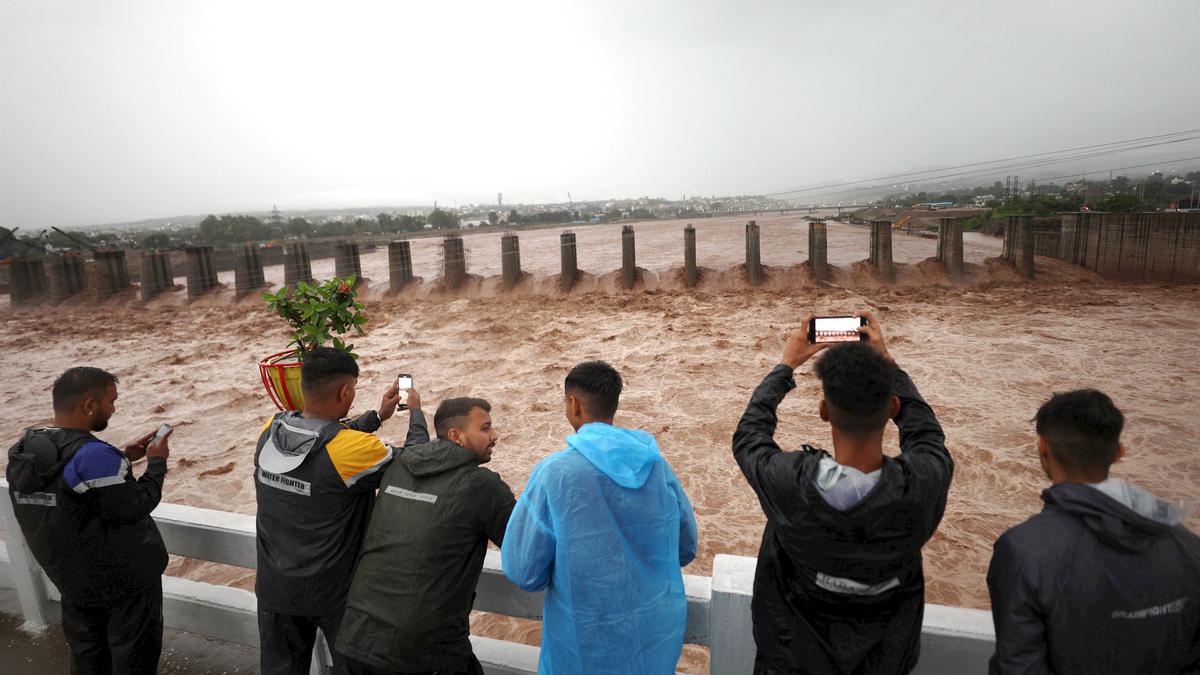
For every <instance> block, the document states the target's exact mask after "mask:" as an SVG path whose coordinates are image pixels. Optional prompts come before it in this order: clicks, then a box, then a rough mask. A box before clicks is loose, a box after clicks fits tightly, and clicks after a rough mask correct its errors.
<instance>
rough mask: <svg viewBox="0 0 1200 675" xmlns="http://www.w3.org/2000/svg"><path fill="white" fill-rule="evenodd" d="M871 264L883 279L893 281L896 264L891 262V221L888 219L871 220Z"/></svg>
mask: <svg viewBox="0 0 1200 675" xmlns="http://www.w3.org/2000/svg"><path fill="white" fill-rule="evenodd" d="M870 262H871V265H872V266H873V267H874V268H875V270H876V271H877V272H878V273H879V277H880V278H881V279H883V280H884V281H894V280H895V278H896V266H895V265H894V264H892V223H891V221H888V220H872V221H871V257H870Z"/></svg>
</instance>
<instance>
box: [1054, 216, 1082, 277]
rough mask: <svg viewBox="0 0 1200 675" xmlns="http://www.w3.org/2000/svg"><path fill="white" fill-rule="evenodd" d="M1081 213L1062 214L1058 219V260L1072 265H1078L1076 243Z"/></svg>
mask: <svg viewBox="0 0 1200 675" xmlns="http://www.w3.org/2000/svg"><path fill="white" fill-rule="evenodd" d="M1082 215H1084V214H1082V213H1064V214H1062V216H1060V218H1059V222H1060V223H1061V229H1060V230H1059V234H1058V258H1059V260H1065V261H1067V262H1069V263H1071V264H1072V265H1078V264H1079V258H1078V254H1077V252H1076V248H1075V246H1076V242H1077V241H1078V240H1079V224H1080V223H1079V220H1080V216H1082Z"/></svg>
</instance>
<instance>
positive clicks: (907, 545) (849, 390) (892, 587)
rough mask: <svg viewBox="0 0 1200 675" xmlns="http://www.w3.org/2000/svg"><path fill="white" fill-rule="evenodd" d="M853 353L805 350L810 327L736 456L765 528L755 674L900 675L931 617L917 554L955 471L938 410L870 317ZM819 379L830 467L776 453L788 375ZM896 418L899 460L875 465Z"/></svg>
mask: <svg viewBox="0 0 1200 675" xmlns="http://www.w3.org/2000/svg"><path fill="white" fill-rule="evenodd" d="M858 317H860V318H861V319H863V320H865V322H864V323H863V324H862V325H861V326H860V327H859V331H860V333H861V334H862V336H863V338H864V339H862V340H861V341H858V340H856V341H851V342H841V343H839V344H836V345H834V344H832V343H823V342H816V341H814V340H810V338H809V336H810V327H811V324H812V323H813V321H814V319H815V317H812V316H809V317H808V318H807V319H805V320H804V325H803V327H802V328H801V329H800V330H799V331H797V332H796V333H795V334H793V335H792V336H791V337H790V338H789V339H788V341H787V346H786V347H785V348H784V352H783V358H782V359H781V360H780V364H779V365H777V366H775V368H774V369H773V370H772V371H771V372H770V373H769V374H768V375H767V377H766V378H765V379H764V380H763V381H762V384H760V385H759V386H758V388H757V389H755V391H754V394H753V396H752V397H751V399H750V404H749V405H748V406H747V408H746V412H745V413H744V414H743V415H742V419H741V422H740V423H739V424H738V428H737V431H736V432H735V433H734V436H733V455H734V458H735V459H736V460H737V463H738V465H739V466H740V467H741V469H742V473H743V474H744V475H745V476H746V480H747V482H749V483H750V487H751V488H753V489H754V491H755V493H756V494H757V495H758V498H759V502H760V504H761V505H762V508H763V511H764V512H765V514H766V516H767V525H766V529H765V530H764V532H763V538H762V544H761V546H760V548H759V554H758V568H757V570H756V571H755V575H754V599H753V601H752V604H751V612H752V616H753V620H754V641H755V644H756V645H757V646H758V654H757V657H756V658H755V664H754V672H755V673H793V672H806V673H849V672H854V673H907V672H909V671H911V670H912V669H913V667H914V666H916V663H917V658H918V656H919V651H920V640H921V619H922V617H923V614H924V609H925V577H924V571H923V568H922V559H921V548H922V547H923V546H924V545H925V542H926V541H928V540H929V538H930V537H932V536H933V533H934V530H936V529H937V526H938V523H939V522H941V519H942V514H943V512H944V511H945V508H946V493H947V492H948V491H949V488H950V479H951V476H952V474H953V471H954V462H953V460H952V459H951V458H950V454H949V453H948V452H947V451H946V447H945V443H944V441H945V436H944V435H943V433H942V428H941V426H940V425H939V424H938V422H937V419H936V418H935V417H934V414H933V410H932V409H931V408H930V407H929V405H928V404H927V403H925V400H924V399H922V398H921V395H920V393H918V392H917V388H916V385H914V384H913V382H912V379H911V378H909V376H908V374H907V373H905V372H904V371H903V370H901V369H899V368H898V367H897V366H896V362H895V361H894V360H893V359H892V357H891V354H889V353H888V349H887V345H886V344H885V342H884V339H883V332H882V330H881V328H880V326H879V322H878V321H877V320H876V319H875V317H873V316H872V315H871V314H869V313H862V314H859V315H858ZM822 350H827V351H826V353H825V354H824V355H823V356H822V357H821V358H820V360H818V361H817V363H816V366H815V368H814V371H815V373H816V375H817V377H818V378H819V379H820V380H821V387H822V391H823V394H824V395H823V398H822V399H821V400H820V402H819V403H818V406H817V410H818V413H819V415H820V417H821V420H823V421H825V422H828V423H829V425H830V427H831V431H832V435H833V456H830V455H829V453H828V452H826V451H824V450H822V449H819V448H814V447H812V446H809V445H805V446H804V447H803V449H802V450H798V451H792V452H785V451H782V450H781V449H780V448H779V445H778V444H777V443H776V442H775V439H774V435H775V428H776V425H777V423H778V419H777V416H776V408H778V406H779V404H780V403H781V402H782V401H783V399H784V397H785V396H787V394H788V392H789V391H791V390H792V389H794V388H796V382H795V380H794V379H793V372H794V371H795V370H796V369H797V368H799V367H800V366H801V365H803V364H804V363H806V362H807V361H808V360H809V359H811V358H812V357H813V356H815V355H816V354H817V353H818V352H820V351H822ZM889 419H891V420H892V421H893V422H894V423H895V424H896V426H897V427H898V428H899V431H900V455H899V456H898V457H895V458H892V457H889V456H886V455H884V453H883V432H884V428H885V427H886V426H887V422H888V420H889Z"/></svg>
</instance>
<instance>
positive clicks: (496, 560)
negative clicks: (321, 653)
mask: <svg viewBox="0 0 1200 675" xmlns="http://www.w3.org/2000/svg"><path fill="white" fill-rule="evenodd" d="M153 517H154V520H155V522H156V523H157V524H158V529H159V531H160V532H161V533H162V536H163V541H164V542H165V543H166V547H167V550H168V551H169V552H170V553H173V554H175V555H178V556H183V557H187V558H195V559H197V560H207V561H211V562H217V563H223V564H226V565H233V566H236V567H243V568H248V569H254V568H255V566H256V564H257V554H256V551H255V539H254V537H255V533H254V516H248V515H243V514H238V513H228V512H225V511H215V510H212V509H201V508H196V507H192V506H182V505H179V504H160V505H159V506H158V508H157V509H155V510H154V514H153ZM0 529H2V536H3V542H2V543H0V585H12V586H13V587H15V588H16V590H17V596H18V599H19V600H20V603H21V610H22V612H23V613H24V617H25V621H26V623H27V624H29V626H30V627H31V628H40V627H45V626H48V625H51V624H53V623H56V622H57V606H56V603H57V601H58V599H59V595H58V591H57V589H55V587H54V585H53V584H52V583H50V581H49V579H47V578H46V576H45V574H44V573H43V572H42V571H41V568H40V567H39V566H38V565H37V562H36V561H35V560H34V559H33V556H32V555H31V554H30V552H29V549H28V547H27V545H26V543H25V539H24V537H22V536H21V532H20V529H19V528H18V527H17V523H16V518H15V515H14V514H13V510H12V502H11V500H10V498H9V494H8V483H7V482H6V481H4V480H3V479H0ZM754 566H755V559H754V558H746V557H742V556H731V555H717V556H716V557H715V558H714V559H713V575H712V577H703V576H694V575H690V574H685V575H684V578H683V580H684V591H685V593H686V595H687V605H688V614H687V628H686V631H685V634H684V640H685V642H687V643H688V644H698V645H706V646H708V647H709V650H710V654H711V657H710V663H711V666H710V670H711V672H712V673H715V674H718V675H726V674H730V675H738V674H740V673H749V672H750V671H751V668H752V665H753V662H754V639H753V636H752V634H751V620H750V601H751V598H752V590H753V581H754ZM475 609H477V610H481V611H484V612H493V613H496V614H503V615H506V616H512V617H518V618H523V619H538V620H540V619H541V618H542V594H541V593H530V592H527V591H523V590H521V589H520V588H518V587H517V586H515V585H514V584H513V583H512V582H510V581H509V580H508V579H507V578H506V577H505V576H504V572H503V571H502V570H501V568H500V554H499V553H498V552H496V551H488V552H487V557H486V559H485V561H484V565H483V573H482V574H481V575H480V578H479V584H478V586H477V587H476V597H475ZM256 613H257V602H256V600H255V597H254V594H253V593H251V592H250V591H244V590H241V589H236V588H229V587H226V586H217V585H214V584H208V583H203V582H198V581H190V580H187V579H180V578H176V577H166V576H165V577H163V615H164V619H165V621H166V625H167V626H169V627H171V628H176V629H179V630H183V631H187V632H190V633H195V634H198V635H203V636H206V637H210V638H214V639H218V640H225V641H228V642H233V643H236V644H242V645H249V646H252V647H257V646H258V623H257V619H256V616H257V614H256ZM471 641H472V643H473V645H474V648H475V654H476V656H477V657H478V658H479V660H480V662H481V663H483V665H484V669H485V670H486V671H487V672H488V673H489V675H527V674H530V673H536V672H537V657H538V649H537V648H536V647H530V646H528V645H522V644H518V643H514V642H505V641H502V640H493V639H489V638H483V637H478V636H472V637H471ZM994 642H995V636H994V632H993V630H992V620H991V615H990V614H988V613H987V612H983V611H980V610H974V609H963V608H958V607H945V606H940V605H926V606H925V621H924V625H923V626H922V646H921V648H922V652H921V663H920V665H919V666H918V669H917V672H928V673H940V672H957V673H969V672H980V673H982V672H986V671H987V658H988V656H990V654H991V652H992V648H993V644H994ZM314 667H316V666H314Z"/></svg>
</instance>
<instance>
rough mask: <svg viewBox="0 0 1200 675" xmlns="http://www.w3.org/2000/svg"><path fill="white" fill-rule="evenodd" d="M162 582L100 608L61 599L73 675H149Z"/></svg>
mask: <svg viewBox="0 0 1200 675" xmlns="http://www.w3.org/2000/svg"><path fill="white" fill-rule="evenodd" d="M162 607H163V601H162V581H161V580H160V581H159V582H158V583H156V584H154V585H153V586H151V587H149V588H147V589H146V590H144V591H142V592H141V593H138V594H136V595H131V596H129V597H127V598H122V599H120V600H116V601H113V602H107V603H104V604H91V603H80V602H79V600H78V599H77V598H76V599H68V598H66V597H64V598H63V599H62V628H63V635H64V636H65V637H66V638H67V644H68V645H70V647H71V673H72V674H73V675H110V674H111V673H122V674H123V673H130V674H132V675H140V674H141V673H149V674H153V673H155V672H157V671H158V657H159V655H160V654H161V653H162V637H163V613H162Z"/></svg>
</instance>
